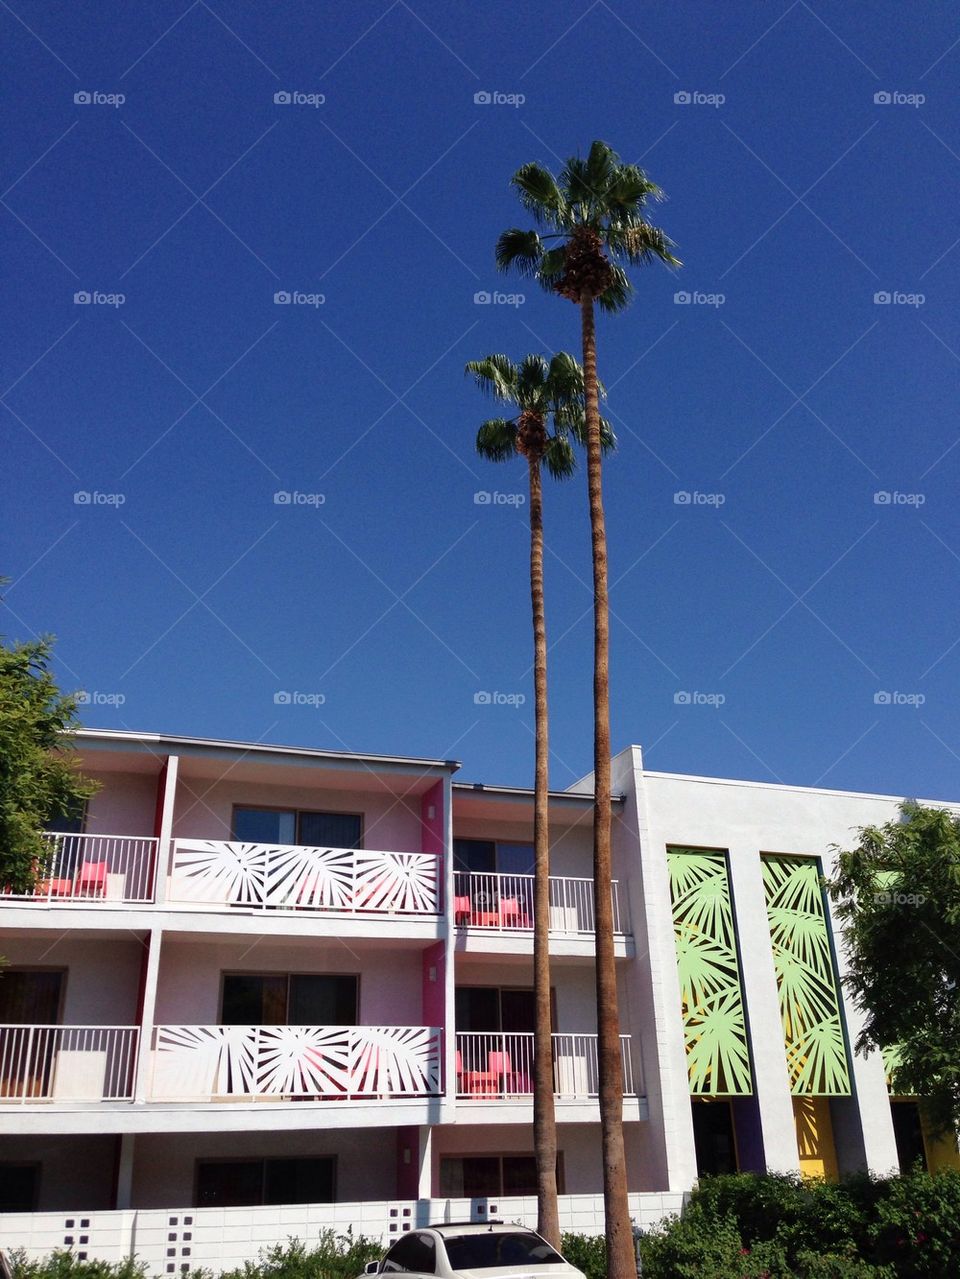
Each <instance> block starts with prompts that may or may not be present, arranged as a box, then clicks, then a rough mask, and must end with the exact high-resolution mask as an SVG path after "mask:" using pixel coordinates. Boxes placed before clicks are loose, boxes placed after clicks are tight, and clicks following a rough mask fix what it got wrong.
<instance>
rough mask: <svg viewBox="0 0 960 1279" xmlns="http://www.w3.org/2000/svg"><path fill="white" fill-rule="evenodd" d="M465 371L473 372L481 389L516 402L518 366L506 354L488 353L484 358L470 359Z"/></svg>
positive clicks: (501, 398)
mask: <svg viewBox="0 0 960 1279" xmlns="http://www.w3.org/2000/svg"><path fill="white" fill-rule="evenodd" d="M464 372H465V373H472V374H473V377H474V381H475V382H476V384H477V386H478V387H479V388H480V390H481V391H485V392H486V393H487V394H488V395H492V396H493V397H494V399H497V400H510V401H512V402H513V403H516V396H517V377H518V370H517V366H516V365H515V364H514V363H513V361H512V360H511V359H510V358H509V356H506V355H496V354H495V355H488V356H486V357H485V358H484V359H482V360H468V361H467V364H466V366H465V368H464Z"/></svg>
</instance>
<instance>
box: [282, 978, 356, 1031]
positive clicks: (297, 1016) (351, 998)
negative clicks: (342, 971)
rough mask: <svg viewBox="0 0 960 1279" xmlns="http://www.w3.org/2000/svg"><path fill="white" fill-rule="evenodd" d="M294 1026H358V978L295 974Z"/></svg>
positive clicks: (291, 1016) (292, 995)
mask: <svg viewBox="0 0 960 1279" xmlns="http://www.w3.org/2000/svg"><path fill="white" fill-rule="evenodd" d="M288 1020H289V1023H290V1025H291V1026H355V1025H356V1024H357V979H356V977H329V976H327V977H324V976H319V977H318V976H314V975H313V974H301V973H294V974H292V975H291V977H290V1010H289V1016H288Z"/></svg>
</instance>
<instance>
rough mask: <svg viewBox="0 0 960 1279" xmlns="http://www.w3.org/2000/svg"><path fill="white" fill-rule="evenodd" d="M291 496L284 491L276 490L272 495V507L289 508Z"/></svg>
mask: <svg viewBox="0 0 960 1279" xmlns="http://www.w3.org/2000/svg"><path fill="white" fill-rule="evenodd" d="M291 498H292V495H291V494H290V493H288V492H287V490H286V489H278V490H277V492H276V493H274V495H273V504H274V506H289V505H290V502H291Z"/></svg>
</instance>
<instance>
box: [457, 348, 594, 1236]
mask: <svg viewBox="0 0 960 1279" xmlns="http://www.w3.org/2000/svg"><path fill="white" fill-rule="evenodd" d="M467 372H468V373H472V374H473V376H474V378H475V379H476V382H477V385H478V386H479V387H480V389H481V390H482V391H485V392H486V393H487V394H489V395H492V396H493V397H494V399H496V400H499V401H501V402H503V403H506V404H510V405H512V406H513V407H514V408H516V409H518V410H519V413H518V414H517V415H516V416H515V417H513V418H509V419H508V418H503V417H498V418H491V419H489V420H488V421H486V422H484V423H483V425H482V426H481V427H480V430H479V432H478V433H477V452H478V453H479V454H480V455H481V457H485V458H487V459H488V460H489V461H491V462H506V461H508V460H510V459H512V458H515V457H516V456H517V455H518V454H519V455H520V456H521V457H523V458H525V459H526V463H527V476H528V480H529V486H530V601H531V610H532V614H533V650H534V693H535V699H534V700H535V734H534V735H535V739H536V741H535V756H536V769H535V781H534V808H533V849H534V887H533V986H534V1005H535V1014H534V1054H533V1074H534V1079H533V1145H534V1154H535V1156H536V1161H537V1229H538V1231H539V1232H540V1234H541V1235H543V1237H544V1238H545V1239H546V1240H547V1241H548V1242H549V1243H551V1244H553V1246H554V1247H555V1248H557V1247H559V1246H560V1217H559V1211H558V1207H557V1130H556V1116H555V1112H554V1101H553V1040H552V1029H553V1028H552V1025H551V1019H550V933H549V929H550V878H549V877H550V833H549V825H548V823H549V817H548V808H549V787H550V783H549V760H550V748H549V726H548V709H547V627H546V614H545V609H544V592H543V484H542V478H543V477H542V470H543V468H544V467H546V469H547V471H548V473H549V474H550V475H551V476H552V477H553V478H554V479H555V480H564V479H567V478H568V477H569V476H571V475H572V474H573V472H574V470H575V467H576V456H575V454H574V450H573V446H572V444H571V437H572V438H573V439H575V440H576V441H578V442H579V443H581V444H582V443H583V442H584V439H585V418H584V391H583V370H582V369H581V368H580V365H579V364H578V363H577V362H576V360H575V359H574V358H573V357H572V356H571V355H567V353H566V352H565V351H561V352H559V353H558V354H557V355H555V356H554V357H553V359H552V360H551V361H550V362H549V364H548V363H547V361H546V360H545V359H544V358H543V357H542V356H539V355H528V356H526V358H525V359H523V360H522V361H521V362H520V363H519V364H514V363H513V361H512V360H510V359H509V358H508V357H507V356H506V355H488V356H487V357H486V359H483V360H471V361H470V362H469V364H468V365H467ZM551 424H552V427H553V432H552V434H551V431H550V426H551ZM602 425H603V428H604V445H605V446H606V447H611V446H612V444H613V435H612V433H611V431H610V429H609V426H608V425H607V424H606V423H603V424H602Z"/></svg>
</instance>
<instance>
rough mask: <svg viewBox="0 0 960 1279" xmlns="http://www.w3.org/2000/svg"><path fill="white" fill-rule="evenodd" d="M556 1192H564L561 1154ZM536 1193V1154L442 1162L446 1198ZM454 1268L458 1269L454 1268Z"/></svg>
mask: <svg viewBox="0 0 960 1279" xmlns="http://www.w3.org/2000/svg"><path fill="white" fill-rule="evenodd" d="M557 1190H558V1192H559V1193H560V1194H563V1193H564V1191H563V1156H562V1154H558V1155H557ZM536 1193H537V1161H536V1159H535V1158H534V1156H533V1155H462V1156H461V1155H458V1156H450V1157H444V1158H441V1160H440V1196H441V1198H443V1199H489V1198H494V1197H496V1196H498V1195H535V1194H536ZM448 1252H449V1248H448ZM451 1265H453V1260H452V1258H451ZM454 1269H458V1267H457V1266H455V1265H454Z"/></svg>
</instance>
